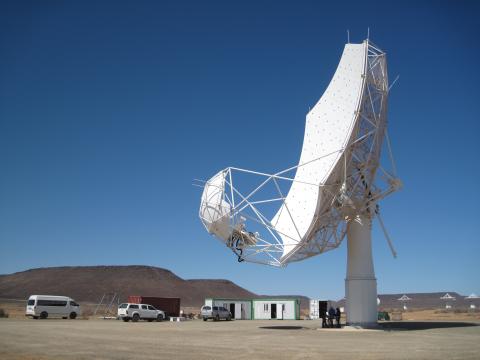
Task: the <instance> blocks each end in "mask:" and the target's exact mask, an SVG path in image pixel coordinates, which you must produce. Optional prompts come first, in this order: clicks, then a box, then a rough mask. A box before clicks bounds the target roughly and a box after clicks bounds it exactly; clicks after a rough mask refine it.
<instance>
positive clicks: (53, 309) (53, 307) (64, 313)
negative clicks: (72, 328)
mask: <svg viewBox="0 0 480 360" xmlns="http://www.w3.org/2000/svg"><path fill="white" fill-rule="evenodd" d="M78 315H80V305H78V304H77V303H76V302H75V301H74V300H73V299H71V298H69V297H67V296H52V295H32V296H30V297H29V298H28V301H27V310H26V312H25V316H31V317H33V318H34V319H38V318H40V319H46V318H47V317H49V316H50V317H61V318H62V319H66V318H70V319H75V318H76V317H77V316H78Z"/></svg>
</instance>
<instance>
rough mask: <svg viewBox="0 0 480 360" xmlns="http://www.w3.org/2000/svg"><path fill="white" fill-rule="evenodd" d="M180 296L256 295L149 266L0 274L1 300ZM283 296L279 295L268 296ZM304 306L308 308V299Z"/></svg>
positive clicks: (191, 299)
mask: <svg viewBox="0 0 480 360" xmlns="http://www.w3.org/2000/svg"><path fill="white" fill-rule="evenodd" d="M106 293H117V294H118V295H119V296H120V301H126V300H127V297H128V296H129V295H142V296H158V297H178V298H180V299H181V304H182V306H189V307H200V306H202V305H203V304H204V301H205V298H208V297H216V298H232V299H252V298H261V297H265V295H257V294H255V293H253V292H251V291H249V290H247V289H244V288H242V287H240V286H238V285H237V284H235V283H233V282H232V281H230V280H226V279H191V280H185V279H182V278H180V277H179V276H177V275H175V274H174V273H173V272H172V271H170V270H167V269H163V268H159V267H154V266H146V265H123V266H101V265H100V266H61V267H48V268H37V269H30V270H26V271H21V272H16V273H13V274H7V275H0V298H11V299H27V298H28V297H29V296H30V295H32V294H52V295H65V296H70V297H71V298H73V299H75V300H77V301H79V302H88V303H98V302H99V301H100V299H101V298H102V296H103V294H106ZM268 297H273V298H275V297H280V296H268ZM288 297H298V298H300V299H301V307H302V308H303V309H307V308H308V298H306V297H302V296H294V295H288Z"/></svg>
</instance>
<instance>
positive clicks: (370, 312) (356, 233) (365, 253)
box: [345, 214, 378, 327]
mask: <svg viewBox="0 0 480 360" xmlns="http://www.w3.org/2000/svg"><path fill="white" fill-rule="evenodd" d="M371 230H372V219H371V217H370V216H369V215H368V214H356V215H354V216H351V217H350V219H349V220H348V224H347V238H348V244H347V247H348V255H347V278H346V279H345V297H346V304H345V307H346V312H347V325H351V326H361V327H372V326H376V325H377V316H378V315H377V280H376V279H375V271H374V269H373V260H372V231H371Z"/></svg>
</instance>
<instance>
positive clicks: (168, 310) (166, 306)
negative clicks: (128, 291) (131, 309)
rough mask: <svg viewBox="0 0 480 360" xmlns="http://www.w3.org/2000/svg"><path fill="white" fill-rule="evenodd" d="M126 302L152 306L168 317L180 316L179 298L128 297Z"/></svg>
mask: <svg viewBox="0 0 480 360" xmlns="http://www.w3.org/2000/svg"><path fill="white" fill-rule="evenodd" d="M127 302H129V303H133V304H148V305H152V306H154V307H155V308H157V309H158V310H162V311H164V312H165V314H166V315H167V316H168V317H173V316H180V298H165V297H155V296H140V295H130V296H129V297H128V300H127Z"/></svg>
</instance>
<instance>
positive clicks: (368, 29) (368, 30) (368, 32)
mask: <svg viewBox="0 0 480 360" xmlns="http://www.w3.org/2000/svg"><path fill="white" fill-rule="evenodd" d="M367 40H370V27H367Z"/></svg>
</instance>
